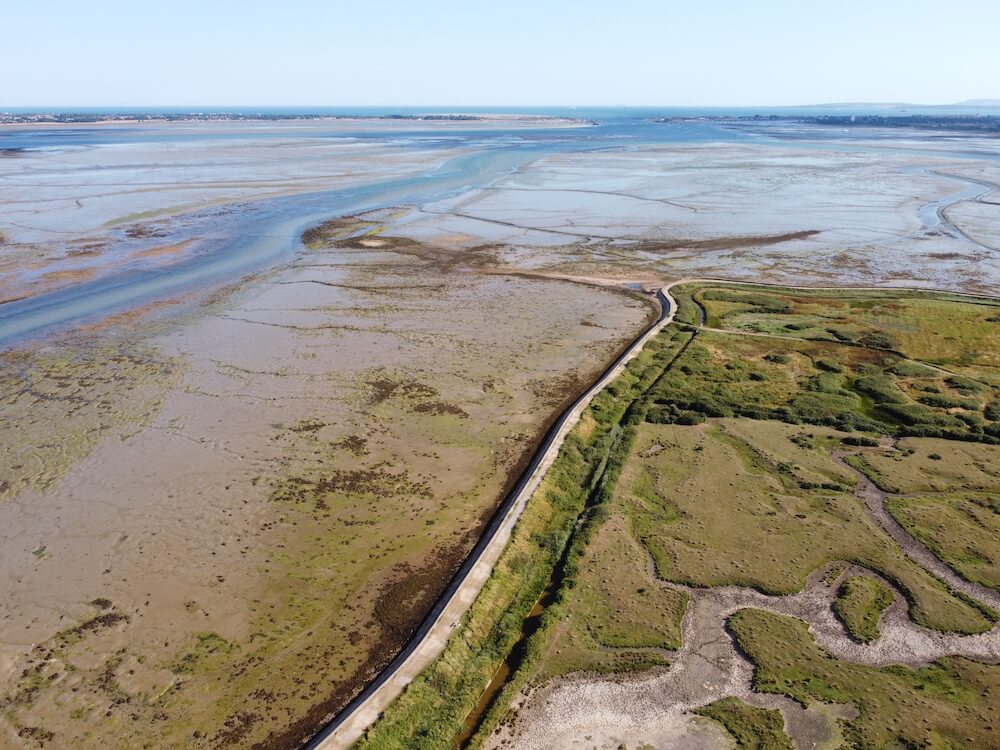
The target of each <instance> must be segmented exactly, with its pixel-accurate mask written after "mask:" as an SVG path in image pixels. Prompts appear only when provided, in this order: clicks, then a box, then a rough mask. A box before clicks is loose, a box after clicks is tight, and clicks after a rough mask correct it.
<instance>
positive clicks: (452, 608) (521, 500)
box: [307, 282, 682, 750]
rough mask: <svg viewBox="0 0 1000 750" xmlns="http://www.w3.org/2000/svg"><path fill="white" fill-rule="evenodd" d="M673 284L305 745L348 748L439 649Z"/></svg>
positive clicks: (656, 326) (663, 318)
mask: <svg viewBox="0 0 1000 750" xmlns="http://www.w3.org/2000/svg"><path fill="white" fill-rule="evenodd" d="M679 283H682V282H674V283H673V284H670V285H669V286H667V287H664V288H663V289H661V290H659V292H657V298H658V299H659V301H660V305H661V313H660V317H659V318H658V319H657V321H656V322H655V323H653V324H652V325H651V326H649V328H647V329H646V331H645V332H644V333H643V334H642V335H641V336H639V338H637V339H636V340H635V341H634V342H632V344H631V345H630V346H629V347H628V348H627V349H626V350H625V351H624V352H623V353H622V354H621V355H620V356H619V357H618V359H616V360H615V361H614V362H613V363H612V364H611V366H609V367H608V369H606V370H605V371H604V372H603V373H602V374H601V376H600V377H599V378H598V379H597V381H596V382H595V383H594V384H593V385H592V386H591V387H590V388H588V389H587V391H586V392H584V393H583V394H582V395H581V396H580V397H579V398H578V399H577V400H576V401H574V402H573V403H572V404H571V405H570V406H569V408H567V409H566V411H564V412H563V413H562V415H560V416H559V418H558V419H556V421H555V423H554V424H553V425H552V427H551V428H549V431H548V432H547V433H546V435H545V437H544V438H543V439H542V442H541V444H540V445H539V447H538V450H537V451H536V453H535V456H534V457H533V458H532V460H531V462H530V463H529V465H528V467H527V468H526V469H525V471H524V473H523V474H522V476H521V479H520V480H519V481H518V483H517V484H516V485H515V486H514V488H513V490H511V492H510V494H509V495H508V496H507V498H506V499H505V500H504V502H503V504H502V505H501V506H500V508H499V509H498V511H497V513H496V514H495V516H494V518H493V520H492V521H491V522H490V524H489V525H488V526H487V529H486V532H485V533H484V534H483V536H482V537H481V538H480V540H479V542H478V543H477V544H476V546H475V547H474V548H473V550H472V552H471V553H470V555H469V557H468V558H466V560H465V562H464V563H463V565H462V567H461V568H460V569H459V571H458V573H456V575H455V577H454V578H453V579H452V582H451V583H450V584H449V586H448V588H447V589H445V592H444V593H443V594H442V596H441V597H440V598H439V599H438V601H437V603H436V604H435V605H434V607H433V608H432V609H431V612H430V613H429V614H428V616H427V618H426V619H425V620H424V622H423V624H422V625H421V626H420V628H419V629H418V630H417V632H416V633H415V634H414V636H413V637H412V638H411V640H410V642H409V643H408V644H407V645H406V647H405V648H404V649H403V651H402V652H401V653H400V654H399V655H398V656H397V657H396V658H395V659H394V660H393V661H392V663H391V664H390V665H389V666H388V667H387V668H386V669H385V670H384V671H383V672H382V674H381V675H379V676H378V677H377V678H376V679H375V681H374V682H372V683H371V684H370V685H369V686H368V687H367V688H366V689H365V690H364V691H363V692H362V693H361V695H359V696H358V697H357V698H356V699H355V700H354V701H352V702H351V703H350V704H349V705H348V706H347V707H346V708H345V709H344V710H343V711H341V712H340V713H339V714H338V715H337V716H335V717H333V720H332V721H331V722H330V724H328V725H327V726H326V727H325V728H324V729H323V730H322V731H321V732H320V733H319V735H317V736H316V737H315V738H314V739H313V740H312V741H311V742H310V743H309V744H308V745H307V748H309V750H337V749H338V748H346V747H349V746H350V745H351V744H352V743H353V742H355V741H356V740H357V739H358V738H360V737H361V735H362V734H363V733H364V732H365V730H366V729H367V728H368V727H369V726H371V725H372V724H373V723H374V722H375V720H376V719H378V717H379V716H380V715H381V713H382V712H383V711H384V710H385V709H386V707H388V705H389V704H390V703H391V702H392V701H393V700H395V699H396V697H397V696H398V695H399V694H400V693H401V692H402V691H403V689H404V688H405V687H406V686H407V685H408V684H409V683H410V682H411V681H412V680H413V678H415V677H416V676H417V675H418V674H419V673H420V672H421V671H422V670H423V669H424V668H425V667H426V666H427V665H429V664H430V663H431V662H432V661H434V659H436V658H437V657H438V656H439V655H440V654H441V652H442V651H443V650H444V647H445V644H446V643H447V642H448V637H449V636H450V635H451V633H452V631H453V630H454V629H455V628H456V627H457V626H458V624H459V622H460V621H461V618H462V616H463V615H464V614H465V613H466V612H467V611H468V609H469V607H471V606H472V603H473V601H475V599H476V596H477V595H478V594H479V591H480V590H481V589H482V587H483V585H484V584H485V583H486V581H487V579H488V578H489V577H490V574H491V573H492V571H493V566H494V565H495V564H496V562H497V560H498V559H499V558H500V555H501V553H502V552H503V550H504V548H505V547H506V546H507V542H508V540H509V539H510V535H511V532H512V531H513V529H514V526H515V524H516V523H517V520H518V518H520V516H521V513H522V511H523V510H524V508H525V506H526V505H527V502H528V500H529V499H530V498H531V495H532V494H533V493H534V491H535V490H536V489H537V488H538V485H539V484H540V483H541V481H542V479H543V478H544V476H545V473H546V472H547V471H548V469H549V467H551V466H552V464H553V462H554V461H555V459H556V456H558V455H559V449H560V448H561V447H562V444H563V442H564V441H565V439H566V436H567V435H569V433H570V431H571V430H572V429H573V427H575V426H576V423H577V422H578V421H579V420H580V417H581V416H582V415H583V412H584V410H585V409H586V408H587V406H589V405H590V402H591V401H592V400H593V399H594V397H595V396H596V395H597V394H598V393H600V392H601V391H602V390H604V388H605V387H607V385H608V384H609V383H611V381H613V380H614V379H615V378H617V377H618V376H619V375H620V374H621V373H622V371H623V370H624V369H625V366H626V365H627V364H628V363H629V362H631V361H632V359H634V358H635V357H636V356H637V355H638V354H639V352H641V351H642V349H643V347H644V346H645V345H646V344H647V343H648V342H649V341H650V340H651V339H652V338H653V337H654V336H656V334H658V333H659V332H660V331H661V330H662V329H663V328H664V327H665V326H667V325H668V324H669V323H670V322H671V321H673V319H674V314H675V313H676V310H677V305H676V303H675V302H674V300H673V298H672V297H670V288H671V287H672V286H675V285H676V284H679Z"/></svg>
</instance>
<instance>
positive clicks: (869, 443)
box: [840, 435, 878, 448]
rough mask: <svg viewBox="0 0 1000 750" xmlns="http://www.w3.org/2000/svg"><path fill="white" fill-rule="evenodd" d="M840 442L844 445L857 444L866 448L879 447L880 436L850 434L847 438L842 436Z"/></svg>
mask: <svg viewBox="0 0 1000 750" xmlns="http://www.w3.org/2000/svg"><path fill="white" fill-rule="evenodd" d="M840 442H842V443H843V444H844V445H857V446H863V447H865V448H877V447H878V438H873V437H868V436H867V435H848V436H847V437H845V438H841V440H840Z"/></svg>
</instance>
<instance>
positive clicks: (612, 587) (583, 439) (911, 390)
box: [363, 284, 1000, 748]
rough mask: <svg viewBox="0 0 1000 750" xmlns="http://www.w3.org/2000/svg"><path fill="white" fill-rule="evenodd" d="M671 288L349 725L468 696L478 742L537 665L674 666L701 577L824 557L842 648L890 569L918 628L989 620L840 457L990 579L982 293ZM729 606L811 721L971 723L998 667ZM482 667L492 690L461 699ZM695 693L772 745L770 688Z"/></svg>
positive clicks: (754, 585) (992, 364)
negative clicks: (895, 532)
mask: <svg viewBox="0 0 1000 750" xmlns="http://www.w3.org/2000/svg"><path fill="white" fill-rule="evenodd" d="M673 294H674V296H675V298H676V300H677V302H678V313H677V317H676V319H675V323H674V324H673V325H672V326H670V327H668V328H667V329H666V330H665V331H664V333H663V334H661V336H660V337H659V339H658V340H657V341H655V342H653V344H652V345H651V346H650V347H649V348H648V349H647V351H646V352H645V353H644V354H643V356H642V357H641V358H640V359H639V360H637V361H636V363H634V365H633V367H631V368H630V369H629V375H627V376H625V377H623V378H622V379H621V380H620V381H618V382H616V383H615V384H614V386H613V387H611V388H609V389H608V390H607V391H606V392H605V393H604V394H602V395H601V397H600V398H599V399H598V400H597V401H595V404H594V407H593V409H592V410H591V412H590V413H589V414H588V416H587V417H586V418H585V420H584V421H583V422H582V423H581V424H580V425H579V426H578V427H577V429H576V431H575V432H574V433H573V436H572V437H571V439H570V441H568V442H567V444H566V447H565V448H564V450H563V451H562V453H561V454H560V456H559V458H558V460H557V462H556V467H555V469H554V471H553V472H552V473H550V475H549V476H548V477H547V479H546V481H545V483H544V485H543V488H542V489H541V491H539V492H538V493H536V495H535V497H534V498H532V500H531V502H530V503H529V505H528V508H527V510H526V511H525V515H524V516H523V517H522V520H521V521H520V523H519V525H518V528H517V530H516V532H515V539H514V541H513V542H512V544H511V545H510V547H509V548H508V549H507V551H506V552H505V553H504V558H503V560H502V561H501V564H500V565H499V566H498V567H497V569H496V570H495V572H494V575H493V577H492V578H491V580H490V581H489V583H488V584H487V586H486V588H485V589H484V592H483V594H482V595H481V596H480V598H479V600H477V602H476V604H475V605H474V606H473V609H472V611H471V613H470V615H469V617H468V620H467V622H466V623H465V624H464V626H463V628H462V629H461V631H460V632H459V633H458V634H457V635H456V636H455V637H454V638H452V640H451V642H449V645H448V647H447V650H446V652H445V655H444V656H443V657H442V658H441V659H440V660H439V661H438V662H437V663H435V664H433V665H432V666H431V667H430V668H428V669H427V670H426V671H425V673H424V674H423V675H421V677H420V678H419V679H418V680H417V681H416V682H415V683H414V684H413V685H411V687H410V688H409V689H408V690H407V691H406V693H404V695H403V696H402V697H401V699H400V700H398V701H397V703H396V704H395V705H394V706H392V707H391V708H390V710H389V711H388V713H387V714H386V717H385V718H384V719H383V720H382V721H380V722H379V723H378V724H376V726H375V727H374V728H373V729H372V730H371V732H370V733H369V736H368V737H367V738H366V741H365V744H364V745H363V746H365V747H379V748H381V747H437V746H447V744H448V742H449V739H448V738H452V740H453V739H454V738H455V737H457V736H460V734H459V732H458V730H459V728H460V727H461V722H462V719H465V718H467V717H469V715H470V711H472V712H473V714H472V718H473V719H475V721H474V722H470V721H466V725H467V726H466V733H465V734H462V735H461V736H462V737H463V741H464V738H465V737H467V736H468V737H471V739H470V740H469V742H468V744H469V745H470V746H478V745H479V744H482V743H483V742H485V741H486V740H487V738H490V737H491V734H492V733H493V732H494V730H495V729H497V728H498V727H500V728H502V729H503V731H502V732H500V733H499V734H498V735H493V736H492V738H491V739H490V740H489V741H490V743H491V745H495V744H496V743H497V742H510V741H513V742H515V744H516V738H517V737H518V734H517V733H518V732H519V731H524V729H525V727H524V726H523V725H524V723H525V722H527V724H528V726H529V728H530V723H531V721H533V720H536V719H533V718H531V717H532V716H533V714H532V713H531V711H532V710H541V709H538V708H536V709H532V708H531V707H532V706H533V703H532V695H533V694H534V692H533V691H534V688H537V687H539V686H541V685H542V684H546V683H548V684H559V680H561V679H562V678H563V676H564V675H568V674H569V673H577V675H580V674H582V675H591V677H589V678H586V679H594V680H602V679H608V678H605V677H601V676H600V675H601V674H604V673H607V672H615V673H618V674H619V675H622V674H623V673H626V672H635V671H637V670H643V669H651V668H660V669H661V670H662V669H665V668H667V669H671V670H672V669H673V667H671V665H672V664H673V663H674V661H675V659H676V658H684V657H681V656H680V655H681V654H682V653H683V652H682V651H677V649H678V648H679V647H680V646H682V641H681V623H682V620H683V618H684V616H685V613H686V611H688V610H689V609H690V607H691V606H692V605H691V599H692V598H697V597H699V596H701V594H700V593H699V592H702V591H704V592H706V594H707V593H708V592H711V591H712V590H713V589H715V588H716V587H735V588H732V590H733V591H740V590H746V589H753V590H756V591H758V592H762V593H764V594H767V595H769V596H777V597H784V596H790V595H792V594H795V592H798V591H800V590H801V589H802V588H803V586H804V585H805V584H806V581H807V578H809V576H810V575H811V574H813V573H815V572H816V571H824V570H826V571H828V572H827V573H825V574H824V576H825V579H826V581H827V584H826V585H827V586H832V587H833V588H830V589H829V592H830V593H829V594H827V596H828V599H827V604H826V605H825V606H827V607H830V608H831V609H832V610H833V613H834V614H835V615H836V618H837V620H839V621H840V623H841V625H842V627H843V629H844V630H843V632H844V635H841V636H839V637H840V638H841V639H843V641H844V642H845V643H849V642H853V643H855V644H860V645H861V646H862V647H863V646H864V644H877V643H878V642H879V641H880V639H881V637H882V633H881V629H880V621H881V619H882V615H883V613H884V612H885V611H886V609H887V608H888V607H889V605H890V604H891V603H892V601H893V596H894V591H895V592H896V593H897V594H898V595H899V597H900V600H901V601H902V602H903V603H904V604H905V606H906V610H907V612H908V615H909V618H910V619H911V620H912V621H913V622H915V623H918V624H920V625H922V626H923V627H925V628H930V629H933V630H937V631H940V632H943V633H954V634H976V633H985V632H987V631H989V630H991V629H992V628H993V626H994V623H995V621H996V620H997V617H998V615H997V613H996V612H994V611H993V610H992V609H991V608H990V607H989V606H987V605H985V604H983V603H982V602H979V601H977V600H975V599H973V598H972V597H969V596H966V595H964V594H959V593H958V592H956V591H954V590H953V589H952V588H951V587H950V586H949V585H948V584H947V583H945V582H943V581H942V580H940V579H939V578H937V577H936V576H935V575H934V574H932V573H931V572H929V571H928V570H927V569H925V568H924V567H923V566H922V565H921V564H919V563H918V562H917V561H915V560H914V559H913V558H911V557H910V556H909V555H908V554H907V553H906V552H904V550H903V549H902V548H901V547H900V546H899V544H897V542H896V541H895V540H894V539H893V538H892V536H890V534H889V533H888V532H887V530H886V529H885V528H884V527H883V525H882V522H880V521H879V520H878V519H877V518H876V517H875V516H873V515H872V514H871V510H870V509H869V508H868V507H866V505H865V503H864V502H862V501H861V499H860V498H861V495H860V494H859V493H861V492H863V491H864V488H863V487H862V486H861V484H859V482H858V478H857V475H856V474H855V473H853V472H852V470H851V467H854V468H857V469H859V470H860V471H862V473H863V474H864V475H865V476H867V477H869V478H871V479H872V481H873V482H875V483H876V485H877V486H878V487H880V488H881V489H882V490H884V491H887V492H890V493H894V494H890V495H888V497H887V499H886V501H885V502H886V508H887V510H888V511H890V512H891V513H892V515H893V516H894V517H895V518H897V519H898V520H899V522H900V523H901V524H902V525H903V527H904V528H905V529H907V530H908V531H909V533H911V534H912V535H913V537H914V539H915V540H916V541H917V542H919V543H921V544H924V545H926V547H927V548H928V549H930V550H931V551H932V552H933V553H934V554H936V555H937V556H938V557H940V558H941V559H942V560H943V561H945V562H946V563H947V564H948V565H950V566H952V567H953V568H954V569H955V570H956V571H957V572H958V573H959V574H960V575H962V576H964V577H966V578H967V579H968V580H970V581H976V582H980V583H983V584H984V585H987V586H993V587H996V584H997V578H996V570H997V569H996V560H995V559H994V556H995V550H996V544H995V539H996V531H997V530H998V527H997V525H996V521H995V518H996V517H997V509H996V507H995V501H994V500H992V499H990V498H991V493H992V492H995V490H997V489H998V487H997V474H996V470H995V467H996V466H997V465H1000V446H998V445H997V443H1000V422H998V420H997V417H998V416H1000V414H998V413H997V409H996V408H995V407H994V405H995V404H996V403H997V402H998V401H1000V387H998V383H1000V360H998V358H997V355H996V352H997V351H998V350H1000V338H996V337H998V335H1000V334H998V333H997V331H998V330H1000V329H997V328H996V326H995V324H994V323H993V322H991V318H994V317H996V316H997V312H998V310H997V307H998V306H997V305H996V304H995V303H993V302H992V301H990V300H986V299H967V298H960V297H955V296H950V295H937V294H922V293H918V292H900V293H897V292H894V291H893V292H867V291H853V290H843V291H829V292H827V291H823V292H817V293H813V292H806V291H802V290H790V289H781V288H767V289H760V288H751V287H748V286H740V285H722V284H689V285H687V286H685V287H681V288H675V289H674V290H673ZM982 341H985V342H986V343H985V344H983V343H979V342H982ZM974 342H977V343H975V345H974ZM990 342H993V343H990ZM845 462H846V463H845ZM847 464H850V466H848V465H847ZM595 477H600V480H599V481H598V483H597V484H596V485H595ZM866 486H870V485H866ZM553 539H554V540H556V541H555V543H552V542H551V540H553ZM848 568H850V569H851V571H852V572H850V573H847V574H845V573H844V571H845V570H847V569H848ZM549 571H555V572H554V574H553V575H550V574H549ZM865 571H870V572H871V573H872V574H873V575H869V574H866V573H865ZM838 581H839V584H838ZM543 590H545V591H546V593H545V598H544V599H543V603H544V604H545V606H544V608H542V611H541V612H539V608H538V607H537V606H536V602H537V601H538V600H539V597H540V596H542V592H543ZM533 607H535V610H534V612H533V613H532V618H534V619H536V620H538V621H539V624H538V626H537V627H532V628H531V630H530V633H529V634H528V637H526V638H525V637H523V630H522V623H524V622H525V620H526V619H527V618H528V613H529V612H531V611H532V608H533ZM728 627H729V628H730V634H731V637H732V638H734V639H735V642H736V643H737V644H738V647H739V649H740V650H741V651H742V653H743V654H745V655H746V656H747V657H748V658H749V659H750V660H751V661H752V663H753V666H754V670H755V677H754V680H753V688H754V689H755V690H757V691H758V692H766V693H775V694H779V695H783V696H787V697H788V698H790V699H792V700H793V701H795V702H796V703H797V704H799V705H800V706H810V705H815V706H817V710H819V711H820V712H821V713H822V714H823V715H824V716H827V715H828V716H829V717H831V718H829V721H830V722H833V723H832V724H831V725H830V726H831V727H832V728H831V729H830V730H829V732H828V737H830V738H834V739H833V740H827V741H835V739H836V738H837V737H840V736H841V734H843V736H844V737H845V738H846V740H847V741H848V743H849V744H851V745H852V746H858V747H883V746H895V745H896V744H899V745H900V746H907V747H910V746H913V747H916V746H925V745H927V743H930V744H931V745H934V746H937V745H938V744H940V745H941V746H942V747H943V746H950V747H980V746H986V745H985V744H983V743H984V742H985V740H986V738H987V737H989V736H990V731H991V730H990V720H991V719H990V716H989V710H988V698H986V697H984V696H988V695H989V691H990V690H991V689H995V688H996V682H997V680H998V679H1000V668H998V667H995V666H991V665H987V664H983V663H980V662H977V661H974V660H973V659H970V658H965V657H961V656H947V655H946V656H943V657H942V658H939V659H937V660H936V661H933V663H931V664H930V665H929V666H926V667H919V668H910V667H904V666H876V665H867V664H864V663H853V662H850V661H845V660H841V659H839V658H836V657H833V656H831V655H830V654H828V653H826V652H825V651H823V649H822V648H821V647H820V646H818V645H817V644H816V642H815V641H814V640H813V638H812V636H811V635H810V634H809V633H808V631H807V625H806V623H805V622H803V621H801V620H797V619H794V618H790V617H788V616H785V615H778V614H776V613H772V612H765V611H761V610H749V609H742V610H739V611H738V612H737V613H736V614H735V615H732V616H730V617H729V625H728ZM908 627H912V626H908ZM846 636H850V641H848V639H847V637H846ZM501 665H502V666H501ZM498 668H499V669H500V670H501V673H502V675H503V679H502V682H503V684H502V685H501V689H500V690H499V692H498V694H497V696H496V697H492V696H490V697H489V700H488V701H487V702H486V705H480V706H478V707H476V701H477V700H479V698H480V696H481V695H482V693H483V690H484V689H485V687H486V684H487V683H488V682H489V681H490V678H491V676H493V675H494V673H495V672H496V670H498ZM678 668H684V667H683V664H682V665H679V666H678ZM580 679H584V678H581V677H579V676H574V677H573V678H572V680H576V681H578V680H580ZM611 679H627V678H625V677H617V678H615V677H612V678H611ZM553 680H554V681H555V683H553ZM495 682H496V680H494V683H495ZM574 684H577V683H576V682H572V681H571V682H569V683H567V687H566V689H567V690H571V689H573V688H572V685H574ZM495 687H496V686H495V685H494V688H495ZM519 695H521V696H527V702H526V703H524V702H523V698H522V699H521V700H519V701H518V702H517V705H518V706H519V708H518V709H517V710H512V709H511V708H510V707H511V704H512V702H514V701H515V698H516V697H518V696H519ZM482 703H483V701H480V704H482ZM828 704H837V705H840V706H843V707H844V708H843V710H842V711H841V709H836V710H834V708H823V706H827V705H828ZM782 705H783V704H782ZM474 709H475V710H474ZM855 709H856V710H855ZM788 710H791V709H788ZM799 710H801V708H800V709H799ZM696 711H697V713H700V714H702V715H703V716H707V717H710V718H712V719H715V720H716V721H718V722H720V723H721V724H722V725H723V726H724V727H725V728H726V729H727V731H729V733H730V734H731V735H732V736H733V737H734V739H735V740H736V742H737V745H738V746H739V747H754V748H787V747H791V746H792V745H791V742H790V740H789V737H788V736H787V734H786V732H785V729H786V728H787V725H786V724H785V723H784V722H783V717H782V713H784V712H785V709H784V708H782V710H781V712H779V711H777V710H773V709H769V708H761V707H759V706H753V705H750V704H748V703H746V702H745V701H744V700H740V699H739V698H738V697H737V696H734V695H732V694H726V693H720V694H719V695H718V698H717V700H715V701H714V702H711V703H707V704H705V705H704V706H701V707H697V708H696ZM526 712H527V713H526ZM520 714H524V715H525V716H527V717H528V718H526V719H524V721H522V720H521V719H519V718H517V717H518V716H519V715H520ZM427 717H432V718H431V719H430V720H428V718H427ZM834 717H835V718H834ZM537 720H538V721H545V720H544V719H542V718H538V719H537ZM595 721H596V719H595ZM499 737H505V738H506V739H504V740H500V739H498V738H499ZM941 743H945V744H941ZM947 743H951V744H947Z"/></svg>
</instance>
